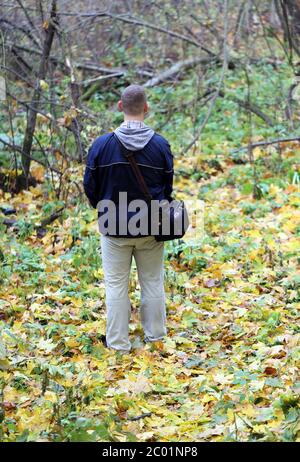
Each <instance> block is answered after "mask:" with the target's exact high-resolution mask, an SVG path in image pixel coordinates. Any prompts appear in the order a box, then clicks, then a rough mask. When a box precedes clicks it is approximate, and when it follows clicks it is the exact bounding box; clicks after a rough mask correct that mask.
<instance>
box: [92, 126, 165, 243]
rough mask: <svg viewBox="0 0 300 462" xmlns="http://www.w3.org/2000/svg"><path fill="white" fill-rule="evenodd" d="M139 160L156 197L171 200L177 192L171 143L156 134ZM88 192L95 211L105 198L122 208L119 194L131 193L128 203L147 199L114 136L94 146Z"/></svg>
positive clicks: (106, 136)
mask: <svg viewBox="0 0 300 462" xmlns="http://www.w3.org/2000/svg"><path fill="white" fill-rule="evenodd" d="M135 160H136V162H137V164H138V166H139V168H140V170H141V173H142V175H143V177H144V179H145V182H146V184H147V187H148V189H149V192H150V194H151V195H152V198H153V199H158V200H162V199H168V200H169V201H170V200H171V194H172V191H173V155H172V153H171V149H170V145H169V143H168V141H167V140H166V139H165V138H164V137H162V136H161V135H159V134H157V133H155V134H154V135H153V137H152V138H151V139H150V141H149V142H148V143H147V144H146V146H145V147H144V148H143V149H142V150H140V151H135ZM84 190H85V194H86V196H87V197H88V199H89V201H90V204H91V205H92V207H94V208H96V207H97V204H98V202H99V201H101V200H103V199H110V200H112V201H113V202H114V204H116V206H117V207H118V203H119V192H126V193H127V197H128V202H129V201H132V200H135V199H144V200H145V196H144V194H143V192H142V191H141V189H140V187H139V184H138V182H137V179H136V177H135V175H134V173H133V171H132V169H131V166H130V164H129V162H128V160H127V159H126V158H125V156H124V154H123V153H122V150H121V147H120V143H119V141H118V140H117V139H116V136H115V135H113V133H108V134H106V135H102V136H100V137H99V138H97V139H96V140H95V141H94V143H93V144H92V146H91V147H90V149H89V153H88V159H87V165H86V169H85V174H84ZM129 218H130V216H128V219H129ZM110 235H111V234H110ZM126 236H127V237H130V234H129V233H127V234H126ZM123 237H125V236H124V234H123ZM137 237H138V236H137Z"/></svg>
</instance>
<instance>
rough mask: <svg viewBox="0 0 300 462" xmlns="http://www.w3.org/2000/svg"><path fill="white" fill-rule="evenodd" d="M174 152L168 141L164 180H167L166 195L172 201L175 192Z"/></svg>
mask: <svg viewBox="0 0 300 462" xmlns="http://www.w3.org/2000/svg"><path fill="white" fill-rule="evenodd" d="M173 159H174V158H173V154H172V152H171V147H170V145H169V143H168V142H167V143H166V150H165V172H164V181H165V197H166V199H167V200H168V201H169V202H170V201H172V197H171V196H172V192H173V176H174V160H173Z"/></svg>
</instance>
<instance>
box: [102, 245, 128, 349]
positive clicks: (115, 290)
mask: <svg viewBox="0 0 300 462" xmlns="http://www.w3.org/2000/svg"><path fill="white" fill-rule="evenodd" d="M101 249H102V266H103V272H104V280H105V290H106V308H107V321H106V342H107V346H108V347H110V348H114V349H116V350H130V348H131V344H130V342H129V337H128V330H129V321H130V311H131V305H130V300H129V297H128V282H129V274H130V266H131V260H132V252H133V247H132V246H130V245H122V241H121V240H119V238H110V237H108V236H101Z"/></svg>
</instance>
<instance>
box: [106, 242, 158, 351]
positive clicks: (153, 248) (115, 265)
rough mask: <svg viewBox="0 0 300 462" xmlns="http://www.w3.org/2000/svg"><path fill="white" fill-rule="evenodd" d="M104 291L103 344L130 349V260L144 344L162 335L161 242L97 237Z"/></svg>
mask: <svg viewBox="0 0 300 462" xmlns="http://www.w3.org/2000/svg"><path fill="white" fill-rule="evenodd" d="M101 250H102V265H103V271H104V280H105V290H106V308H107V323H106V342H107V346H108V347H110V348H113V349H116V350H127V351H129V350H130V349H131V344H130V342H129V337H128V328H129V326H128V324H129V321H130V314H131V304H130V300H129V297H128V283H129V275H130V268H131V262H132V257H134V259H135V262H136V266H137V271H138V278H139V283H140V286H141V306H140V313H141V322H142V326H143V329H144V334H145V341H156V340H160V339H162V338H163V337H164V336H165V335H166V310H165V293H164V269H163V264H164V256H163V253H164V243H163V242H157V241H156V240H155V238H154V237H153V236H147V237H141V238H122V237H109V236H103V235H101Z"/></svg>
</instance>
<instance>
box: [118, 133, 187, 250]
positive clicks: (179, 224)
mask: <svg viewBox="0 0 300 462" xmlns="http://www.w3.org/2000/svg"><path fill="white" fill-rule="evenodd" d="M114 136H115V138H116V139H117V141H118V142H119V144H120V147H121V151H122V153H123V155H124V156H125V157H126V159H127V160H128V162H129V163H130V166H131V168H132V171H133V173H134V175H135V177H136V180H137V182H138V184H139V187H140V189H141V191H142V192H143V194H144V196H145V198H146V201H147V203H148V205H150V204H151V200H152V199H153V198H152V195H151V194H150V192H149V189H148V187H147V185H146V182H145V179H144V177H143V175H142V173H141V170H140V168H139V166H138V164H137V162H136V160H135V152H134V151H130V150H128V149H126V148H125V146H124V145H123V144H122V143H121V141H120V140H119V139H118V137H117V136H116V135H114ZM158 212H159V213H158V220H159V222H158V227H157V228H158V232H157V233H155V234H153V235H154V237H155V239H156V240H157V241H172V240H173V239H179V238H181V237H183V236H184V235H185V233H186V231H187V229H188V227H189V218H188V213H187V209H186V206H185V204H184V202H183V201H178V200H172V202H169V201H168V200H167V199H165V200H162V201H160V207H159V211H158Z"/></svg>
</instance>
